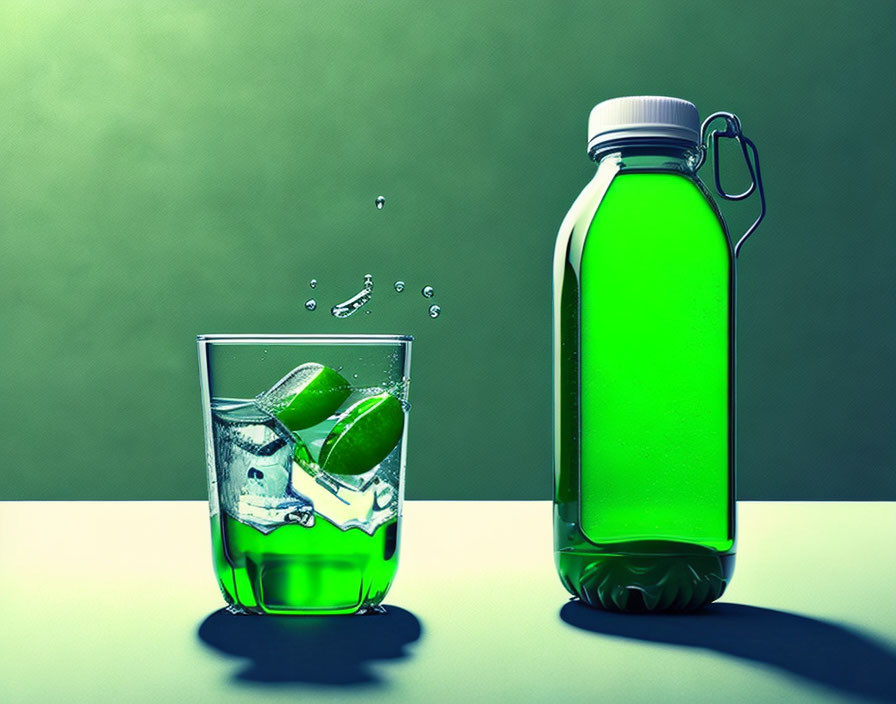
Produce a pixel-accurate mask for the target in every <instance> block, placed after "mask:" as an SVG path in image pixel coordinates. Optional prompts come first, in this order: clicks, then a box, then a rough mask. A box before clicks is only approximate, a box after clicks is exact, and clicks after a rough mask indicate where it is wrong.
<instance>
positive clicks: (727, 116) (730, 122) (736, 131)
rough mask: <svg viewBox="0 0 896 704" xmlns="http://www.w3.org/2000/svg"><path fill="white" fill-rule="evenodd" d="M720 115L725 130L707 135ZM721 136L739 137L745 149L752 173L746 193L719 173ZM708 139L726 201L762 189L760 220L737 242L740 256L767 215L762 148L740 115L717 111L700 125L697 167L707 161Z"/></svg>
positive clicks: (717, 183) (717, 181)
mask: <svg viewBox="0 0 896 704" xmlns="http://www.w3.org/2000/svg"><path fill="white" fill-rule="evenodd" d="M719 118H724V120H725V129H724V130H713V131H712V132H710V133H709V134H707V129H708V127H709V125H710V124H711V123H712V122H713V121H714V120H717V119H719ZM720 137H727V138H729V139H733V140H735V141H736V142H737V143H738V144H739V145H740V148H741V151H742V152H743V155H744V161H745V162H746V164H747V171H749V173H750V187H749V188H748V189H747V190H745V191H744V192H743V193H728V192H727V191H726V190H725V189H724V187H723V186H722V181H721V177H720V176H719V138H720ZM707 140H708V144H709V145H711V146H712V161H713V164H712V169H713V180H714V181H715V186H716V192H717V193H718V194H719V196H720V197H722V198H724V199H725V200H744V199H745V198H748V197H749V196H751V195H752V194H753V192H754V191H757V190H758V191H759V204H760V209H759V217H758V218H756V221H755V222H754V223H753V224H752V225H750V227H749V228H748V229H747V231H746V232H745V233H744V234H743V235H742V236H741V238H740V239H739V240H738V241H737V242H736V243H735V245H734V256H735V257H736V256H737V255H738V254H739V253H740V248H741V247H742V246H743V244H744V242H746V241H747V238H748V237H749V236H750V235H752V234H753V232H754V231H755V230H756V228H757V227H758V225H759V223H760V222H762V218H764V217H765V191H764V190H763V188H762V173H761V172H760V170H759V151H758V150H757V149H756V145H755V144H753V142H752V140H750V139H749V138H747V137H745V136H744V134H743V131H742V129H741V124H740V118H739V117H738V116H737V115H735V114H733V113H730V112H714V113H713V114H712V115H710V116H709V117H707V118H706V119H705V120H704V121H703V124H702V125H701V127H700V146H699V156H698V159H697V166H696V169H699V168H700V167H701V166H703V162H705V161H706V153H707V151H708V144H707ZM748 150H749V151H748ZM751 156H752V158H751Z"/></svg>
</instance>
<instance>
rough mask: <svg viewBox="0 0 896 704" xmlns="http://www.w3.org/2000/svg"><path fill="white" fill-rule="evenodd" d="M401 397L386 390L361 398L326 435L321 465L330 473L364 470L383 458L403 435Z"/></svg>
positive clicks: (321, 452) (357, 472) (353, 472)
mask: <svg viewBox="0 0 896 704" xmlns="http://www.w3.org/2000/svg"><path fill="white" fill-rule="evenodd" d="M403 430H404V409H403V408H402V407H401V401H399V400H398V399H397V398H395V397H394V396H391V395H390V394H387V393H383V394H379V395H377V396H369V397H367V398H364V399H361V400H360V401H358V403H356V404H355V405H354V406H352V407H351V408H349V409H348V411H347V412H346V414H345V416H344V417H343V419H342V420H340V421H339V422H338V423H337V424H336V426H335V427H334V428H333V430H332V431H330V434H329V435H327V438H326V440H324V444H323V446H322V447H321V449H320V466H321V468H322V469H323V470H324V471H325V472H329V473H330V474H363V473H364V472H366V471H367V470H369V469H371V468H373V467H375V466H376V465H378V464H379V463H380V462H382V461H383V460H384V459H385V458H386V456H387V455H388V454H389V453H390V452H392V449H393V448H394V447H395V446H396V445H397V444H398V441H399V440H400V439H401V433H402V431H403Z"/></svg>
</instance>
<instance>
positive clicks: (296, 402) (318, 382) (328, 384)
mask: <svg viewBox="0 0 896 704" xmlns="http://www.w3.org/2000/svg"><path fill="white" fill-rule="evenodd" d="M350 393H351V385H350V384H349V383H348V382H347V381H346V380H345V379H344V378H343V377H342V375H341V374H340V373H339V372H337V371H335V370H333V369H330V368H329V367H325V366H324V365H323V364H317V363H316V362H307V363H305V364H302V365H301V366H298V367H296V368H295V369H293V370H292V371H291V372H290V373H289V374H287V375H286V376H285V377H283V378H282V379H281V380H280V381H278V382H277V383H276V384H275V385H274V386H272V387H271V388H270V389H268V390H267V391H265V392H264V393H262V394H259V395H258V396H257V397H256V398H255V403H256V404H257V405H258V406H260V407H261V408H262V409H263V410H265V411H267V412H268V413H270V414H271V415H273V416H276V417H277V419H278V420H279V421H280V422H281V423H283V425H285V426H286V427H287V428H289V429H290V430H302V429H303V428H310V427H311V426H312V425H317V424H318V423H320V422H321V421H324V420H326V419H327V418H329V417H330V416H331V415H332V414H333V413H334V412H335V411H336V409H337V408H339V406H340V405H341V404H342V403H343V402H344V401H345V399H347V398H348V395H349V394H350Z"/></svg>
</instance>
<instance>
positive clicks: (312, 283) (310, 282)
mask: <svg viewBox="0 0 896 704" xmlns="http://www.w3.org/2000/svg"><path fill="white" fill-rule="evenodd" d="M308 285H309V286H310V287H311V288H316V287H317V279H311V281H309V282H308Z"/></svg>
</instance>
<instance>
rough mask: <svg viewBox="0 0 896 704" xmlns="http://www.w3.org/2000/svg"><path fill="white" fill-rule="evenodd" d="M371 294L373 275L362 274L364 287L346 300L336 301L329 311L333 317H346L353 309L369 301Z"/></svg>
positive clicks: (353, 311) (352, 312) (355, 309)
mask: <svg viewBox="0 0 896 704" xmlns="http://www.w3.org/2000/svg"><path fill="white" fill-rule="evenodd" d="M371 296H373V276H372V275H371V274H364V288H363V289H361V290H360V291H358V293H356V294H355V295H354V296H352V297H351V298H349V299H348V300H347V301H343V302H342V303H337V304H336V305H335V306H333V307H332V308H331V309H330V313H332V314H333V317H334V318H347V317H349V316H350V315H352V314H354V313H355V311H357V310H358V309H359V308H361V306H363V305H365V304H367V303H369V302H370V297H371Z"/></svg>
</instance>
